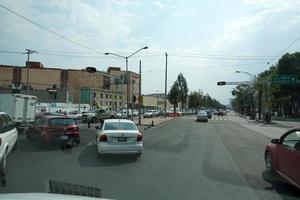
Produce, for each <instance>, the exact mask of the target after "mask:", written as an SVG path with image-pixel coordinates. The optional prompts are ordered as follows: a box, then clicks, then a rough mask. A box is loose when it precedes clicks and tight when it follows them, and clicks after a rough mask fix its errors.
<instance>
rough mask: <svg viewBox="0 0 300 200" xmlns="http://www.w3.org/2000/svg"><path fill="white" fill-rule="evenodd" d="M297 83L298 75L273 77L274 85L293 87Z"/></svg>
mask: <svg viewBox="0 0 300 200" xmlns="http://www.w3.org/2000/svg"><path fill="white" fill-rule="evenodd" d="M296 83H297V77H296V75H279V76H272V84H278V85H292V84H296Z"/></svg>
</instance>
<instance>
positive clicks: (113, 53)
mask: <svg viewBox="0 0 300 200" xmlns="http://www.w3.org/2000/svg"><path fill="white" fill-rule="evenodd" d="M105 55H113V56H117V57H119V58H125V59H126V57H125V56H121V55H118V54H115V53H105Z"/></svg>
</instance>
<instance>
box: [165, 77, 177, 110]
mask: <svg viewBox="0 0 300 200" xmlns="http://www.w3.org/2000/svg"><path fill="white" fill-rule="evenodd" d="M168 100H169V101H170V103H171V104H173V108H174V112H176V108H177V106H178V102H179V101H180V92H179V85H178V81H175V82H174V83H173V85H172V86H171V90H170V92H169V93H168Z"/></svg>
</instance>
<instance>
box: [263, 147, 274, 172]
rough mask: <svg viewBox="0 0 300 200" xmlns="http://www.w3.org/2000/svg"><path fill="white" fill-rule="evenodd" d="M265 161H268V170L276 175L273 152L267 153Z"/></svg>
mask: <svg viewBox="0 0 300 200" xmlns="http://www.w3.org/2000/svg"><path fill="white" fill-rule="evenodd" d="M265 163H266V170H267V173H268V174H269V175H274V174H275V170H274V167H273V159H272V154H271V153H270V152H267V153H266V155H265Z"/></svg>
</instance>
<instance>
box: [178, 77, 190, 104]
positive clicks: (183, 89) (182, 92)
mask: <svg viewBox="0 0 300 200" xmlns="http://www.w3.org/2000/svg"><path fill="white" fill-rule="evenodd" d="M177 82H178V88H179V99H180V102H181V104H182V108H184V105H185V104H186V100H187V97H188V93H189V88H188V85H187V82H186V79H185V77H184V76H183V74H182V73H181V72H180V73H179V74H178V77H177Z"/></svg>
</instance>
